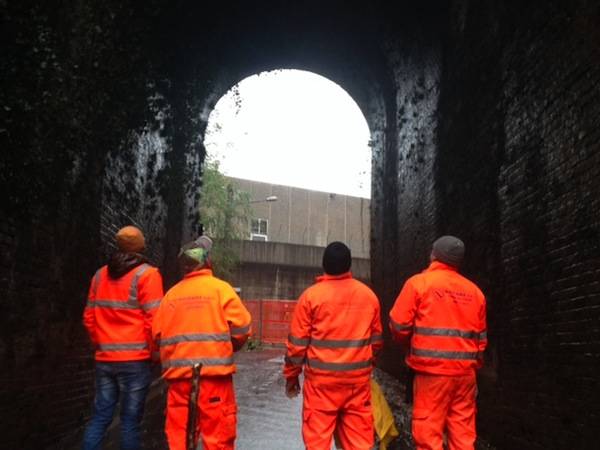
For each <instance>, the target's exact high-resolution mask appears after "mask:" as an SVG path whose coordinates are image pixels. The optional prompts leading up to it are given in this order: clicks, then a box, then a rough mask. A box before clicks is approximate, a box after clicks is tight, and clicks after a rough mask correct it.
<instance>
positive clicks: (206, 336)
mask: <svg viewBox="0 0 600 450" xmlns="http://www.w3.org/2000/svg"><path fill="white" fill-rule="evenodd" d="M229 339H230V336H229V333H188V334H178V335H176V336H171V337H168V338H164V339H161V340H160V342H159V345H161V346H163V345H173V344H179V343H180V342H229Z"/></svg>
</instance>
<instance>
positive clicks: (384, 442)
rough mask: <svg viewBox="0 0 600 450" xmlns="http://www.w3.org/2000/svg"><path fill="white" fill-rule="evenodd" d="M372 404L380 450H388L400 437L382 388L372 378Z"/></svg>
mask: <svg viewBox="0 0 600 450" xmlns="http://www.w3.org/2000/svg"><path fill="white" fill-rule="evenodd" d="M371 404H372V405H373V422H374V423H375V432H376V433H377V437H378V438H379V441H380V444H379V450H386V449H387V446H388V444H389V443H390V442H392V441H393V440H394V439H395V438H396V437H398V436H399V435H400V433H398V429H397V428H396V424H395V423H394V415H393V414H392V410H391V409H390V405H388V402H387V400H386V399H385V396H384V395H383V392H382V391H381V387H379V384H377V382H376V381H375V380H374V379H373V378H371Z"/></svg>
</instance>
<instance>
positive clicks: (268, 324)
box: [243, 299, 296, 344]
mask: <svg viewBox="0 0 600 450" xmlns="http://www.w3.org/2000/svg"><path fill="white" fill-rule="evenodd" d="M243 302H244V305H246V308H248V311H249V312H250V314H251V315H252V336H253V337H254V338H255V339H258V340H259V341H261V342H264V343H267V344H285V341H286V339H287V336H288V334H289V331H290V322H291V320H292V314H293V312H294V307H295V306H296V301H295V300H277V299H268V300H266V299H259V300H243Z"/></svg>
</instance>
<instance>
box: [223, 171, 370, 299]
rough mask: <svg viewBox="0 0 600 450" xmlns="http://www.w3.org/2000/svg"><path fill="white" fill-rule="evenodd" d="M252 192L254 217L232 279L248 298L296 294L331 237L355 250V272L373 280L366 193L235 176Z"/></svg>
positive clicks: (309, 278)
mask: <svg viewBox="0 0 600 450" xmlns="http://www.w3.org/2000/svg"><path fill="white" fill-rule="evenodd" d="M230 180H232V181H233V183H234V184H235V185H236V186H237V187H238V188H239V189H241V190H243V191H245V192H248V193H249V194H250V198H251V206H252V210H253V213H254V215H253V218H252V220H251V223H250V225H249V229H248V235H247V240H245V241H242V242H241V243H240V265H239V266H238V268H237V270H236V272H235V274H234V277H233V279H232V280H231V281H232V282H233V283H234V284H235V285H236V286H238V287H239V288H240V289H241V295H242V297H243V298H245V299H269V298H271V299H296V298H298V296H299V295H300V294H301V293H302V291H303V290H304V289H306V287H308V286H309V285H310V284H312V283H313V282H314V279H315V276H317V275H319V274H320V273H322V268H321V258H322V256H323V250H324V248H325V247H326V246H327V244H328V243H330V242H332V241H342V242H344V243H346V244H347V245H348V246H349V247H350V249H351V251H352V273H353V275H354V277H356V278H358V279H360V280H362V281H365V282H367V283H368V282H369V280H370V264H369V233H370V228H369V214H370V212H369V206H370V201H369V199H366V198H359V197H351V196H347V195H340V194H332V193H328V192H318V191H311V190H308V189H300V188H295V187H291V186H281V185H276V184H269V183H262V182H258V181H251V180H243V179H240V178H230Z"/></svg>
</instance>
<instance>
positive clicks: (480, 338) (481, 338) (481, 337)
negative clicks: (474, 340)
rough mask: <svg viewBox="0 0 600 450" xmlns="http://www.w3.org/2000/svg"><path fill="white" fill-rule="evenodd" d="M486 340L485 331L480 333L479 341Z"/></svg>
mask: <svg viewBox="0 0 600 450" xmlns="http://www.w3.org/2000/svg"><path fill="white" fill-rule="evenodd" d="M486 339H487V331H482V332H481V333H479V340H480V341H485V340H486Z"/></svg>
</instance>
